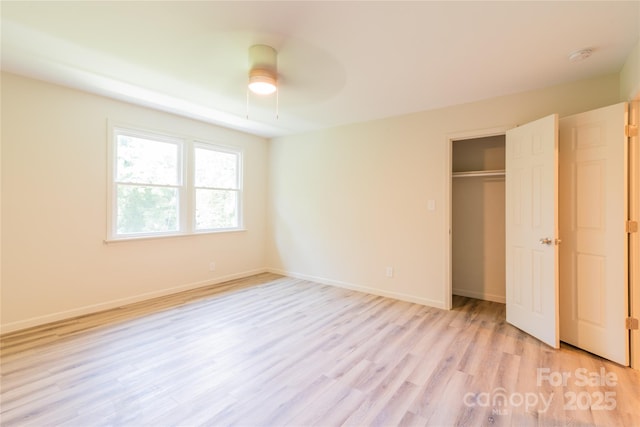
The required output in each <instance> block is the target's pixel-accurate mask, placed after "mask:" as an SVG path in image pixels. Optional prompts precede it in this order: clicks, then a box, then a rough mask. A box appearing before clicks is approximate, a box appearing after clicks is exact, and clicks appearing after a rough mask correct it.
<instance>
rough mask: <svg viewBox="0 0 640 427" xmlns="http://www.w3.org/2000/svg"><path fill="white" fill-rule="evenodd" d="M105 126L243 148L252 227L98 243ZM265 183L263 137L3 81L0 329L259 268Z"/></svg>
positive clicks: (22, 81) (102, 227) (102, 225)
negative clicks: (213, 267) (212, 268)
mask: <svg viewBox="0 0 640 427" xmlns="http://www.w3.org/2000/svg"><path fill="white" fill-rule="evenodd" d="M107 120H114V121H117V122H124V123H130V124H132V125H135V126H138V127H143V128H150V129H155V130H164V131H167V132H171V133H178V134H183V135H189V136H193V137H198V138H203V139H204V140H207V141H213V142H219V143H221V144H226V145H232V146H236V147H241V148H243V149H244V150H245V158H244V161H245V177H244V182H245V188H246V192H245V200H244V201H245V204H244V206H245V225H246V228H247V231H245V232H235V233H223V234H209V235H199V236H192V237H179V238H168V239H156V240H146V241H136V242H120V243H112V244H104V243H103V240H104V239H105V234H106V213H107V206H106V190H107V182H106V177H107V174H106V167H107V160H106V152H107ZM266 178H267V143H266V140H264V139H263V138H258V137H255V136H249V135H246V134H242V133H238V132H234V131H230V130H226V129H223V128H220V127H216V126H212V125H207V124H204V123H201V122H197V121H192V120H188V119H184V118H180V117H177V116H173V115H170V114H165V113H161V112H157V111H153V110H149V109H146V108H142V107H137V106H133V105H130V104H126V103H122V102H118V101H113V100H109V99H106V98H102V97H99V96H93V95H89V94H86V93H83V92H79V91H75V90H71V89H66V88H63V87H60V86H55V85H51V84H47V83H42V82H38V81H35V80H30V79H26V78H22V77H18V76H15V75H11V74H3V75H2V305H1V308H2V325H3V332H7V331H9V330H12V329H16V328H21V327H25V326H29V325H32V324H37V323H43V322H46V321H52V320H56V319H59V318H64V317H70V316H73V315H78V314H83V313H86V312H90V311H96V310H99V309H105V308H109V307H112V306H117V305H121V304H123V303H126V302H131V301H135V300H138V299H142V298H148V297H151V296H156V295H161V294H165V293H169V292H174V291H177V290H180V289H185V288H190V287H194V286H201V285H204V284H209V283H215V282H218V281H221V280H224V279H228V278H232V277H238V276H243V275H247V274H250V273H253V272H256V271H263V270H264V268H265V237H266V234H265V229H266V224H265V221H266V212H265V209H266V192H267V187H266ZM210 261H215V262H216V271H214V272H210V271H209V262H210Z"/></svg>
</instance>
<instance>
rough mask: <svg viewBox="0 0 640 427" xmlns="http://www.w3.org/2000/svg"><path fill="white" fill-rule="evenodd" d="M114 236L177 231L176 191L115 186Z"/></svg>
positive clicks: (174, 189) (160, 188) (159, 188)
mask: <svg viewBox="0 0 640 427" xmlns="http://www.w3.org/2000/svg"><path fill="white" fill-rule="evenodd" d="M116 228H117V233H118V234H131V233H152V232H168V231H178V189H177V188H166V187H148V186H141V185H122V184H120V185H118V224H117V227H116Z"/></svg>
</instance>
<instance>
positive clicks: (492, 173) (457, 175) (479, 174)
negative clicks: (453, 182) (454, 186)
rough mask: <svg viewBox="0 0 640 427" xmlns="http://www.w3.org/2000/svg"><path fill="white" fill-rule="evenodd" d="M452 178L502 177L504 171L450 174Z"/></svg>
mask: <svg viewBox="0 0 640 427" xmlns="http://www.w3.org/2000/svg"><path fill="white" fill-rule="evenodd" d="M451 176H452V177H453V178H471V177H476V176H478V177H481V176H504V169H500V170H490V171H467V172H453V173H452V174H451Z"/></svg>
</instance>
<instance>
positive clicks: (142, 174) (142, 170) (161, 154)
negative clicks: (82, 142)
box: [116, 135, 180, 185]
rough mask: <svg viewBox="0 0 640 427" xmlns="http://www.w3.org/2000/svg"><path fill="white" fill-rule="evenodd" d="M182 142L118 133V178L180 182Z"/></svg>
mask: <svg viewBox="0 0 640 427" xmlns="http://www.w3.org/2000/svg"><path fill="white" fill-rule="evenodd" d="M178 148H179V146H178V144H174V143H170V142H159V141H153V140H150V139H144V138H137V137H134V136H127V135H118V138H117V147H116V150H117V162H118V163H117V166H116V169H117V171H116V180H117V181H120V182H132V183H138V184H159V185H178V184H179V181H180V180H179V176H180V174H179V167H178V157H179V156H178Z"/></svg>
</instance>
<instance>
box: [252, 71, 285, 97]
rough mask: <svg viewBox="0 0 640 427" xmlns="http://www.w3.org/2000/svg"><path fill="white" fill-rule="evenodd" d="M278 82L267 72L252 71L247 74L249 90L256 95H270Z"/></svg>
mask: <svg viewBox="0 0 640 427" xmlns="http://www.w3.org/2000/svg"><path fill="white" fill-rule="evenodd" d="M277 83H278V80H277V79H276V77H275V76H274V75H273V73H271V72H270V71H269V70H261V69H254V70H251V71H250V72H249V90H250V91H251V92H253V93H255V94H257V95H271V94H272V93H274V92H275V91H276V90H277V89H278V87H277Z"/></svg>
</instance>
